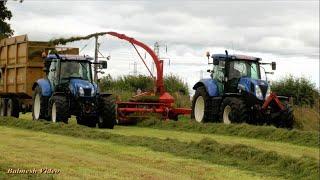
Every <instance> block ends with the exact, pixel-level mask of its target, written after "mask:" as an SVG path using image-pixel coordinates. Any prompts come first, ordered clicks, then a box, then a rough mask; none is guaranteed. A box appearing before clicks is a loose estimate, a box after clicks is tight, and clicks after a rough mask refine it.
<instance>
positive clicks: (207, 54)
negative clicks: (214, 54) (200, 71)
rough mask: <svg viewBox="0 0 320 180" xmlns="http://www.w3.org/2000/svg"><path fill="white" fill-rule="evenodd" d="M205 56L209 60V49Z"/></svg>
mask: <svg viewBox="0 0 320 180" xmlns="http://www.w3.org/2000/svg"><path fill="white" fill-rule="evenodd" d="M206 56H207V58H208V60H209V59H210V52H209V51H207V53H206Z"/></svg>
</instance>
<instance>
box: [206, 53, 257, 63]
mask: <svg viewBox="0 0 320 180" xmlns="http://www.w3.org/2000/svg"><path fill="white" fill-rule="evenodd" d="M211 57H212V58H213V59H217V60H219V61H225V60H248V61H261V58H258V57H253V56H246V55H240V54H233V55H226V54H212V56H211Z"/></svg>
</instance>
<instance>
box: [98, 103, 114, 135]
mask: <svg viewBox="0 0 320 180" xmlns="http://www.w3.org/2000/svg"><path fill="white" fill-rule="evenodd" d="M115 123H116V103H115V102H114V100H113V99H112V97H107V98H100V100H99V118H98V127H99V128H108V129H113V127H114V125H115Z"/></svg>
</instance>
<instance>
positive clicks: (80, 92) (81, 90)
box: [79, 87, 84, 96]
mask: <svg viewBox="0 0 320 180" xmlns="http://www.w3.org/2000/svg"><path fill="white" fill-rule="evenodd" d="M79 95H80V96H84V90H83V87H80V88H79Z"/></svg>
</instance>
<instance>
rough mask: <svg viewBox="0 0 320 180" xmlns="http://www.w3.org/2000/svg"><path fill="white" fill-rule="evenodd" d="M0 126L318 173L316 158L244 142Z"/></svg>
mask: <svg viewBox="0 0 320 180" xmlns="http://www.w3.org/2000/svg"><path fill="white" fill-rule="evenodd" d="M0 125H5V126H9V127H18V128H23V129H30V130H33V131H43V132H47V133H54V134H61V135H67V136H74V137H78V138H86V139H95V140H97V139H101V140H107V141H109V142H113V143H116V144H120V145H128V146H142V147H146V148H149V149H151V150H153V151H157V152H166V153H170V154H173V155H175V156H179V157H184V158H192V159H198V160H202V161H205V162H209V163H214V164H220V165H224V166H231V167H234V168H237V169H241V170H246V171H252V172H257V173H260V174H264V175H271V176H278V177H283V178H299V179H300V178H308V179H315V178H317V177H318V176H319V169H318V168H319V164H318V161H317V160H316V159H313V158H310V157H301V158H292V157H288V156H283V155H279V154H278V153H276V152H272V151H262V150H258V149H256V148H252V147H249V146H245V145H239V144H235V145H227V144H220V143H218V142H217V141H214V140H212V139H207V138H204V139H202V140H201V141H200V142H189V143H186V142H181V141H178V140H175V139H159V138H152V137H140V136H122V135H115V134H111V133H108V132H106V131H103V132H102V131H99V130H97V129H92V128H86V127H82V126H77V125H67V124H59V123H58V124H51V123H48V122H39V121H25V120H18V119H15V118H3V119H2V120H1V121H0Z"/></svg>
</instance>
